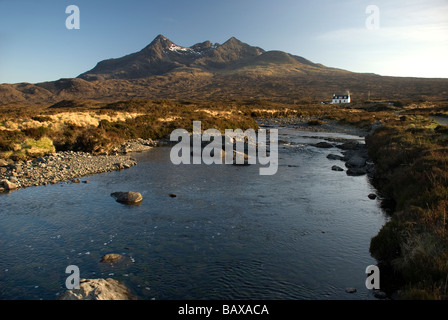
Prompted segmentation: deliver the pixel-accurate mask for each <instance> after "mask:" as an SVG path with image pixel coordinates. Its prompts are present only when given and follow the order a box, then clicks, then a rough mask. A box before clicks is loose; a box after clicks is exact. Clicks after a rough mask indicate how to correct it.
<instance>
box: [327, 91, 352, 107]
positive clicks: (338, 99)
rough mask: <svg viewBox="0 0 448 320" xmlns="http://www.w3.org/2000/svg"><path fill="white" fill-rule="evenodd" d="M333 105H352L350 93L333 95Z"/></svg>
mask: <svg viewBox="0 0 448 320" xmlns="http://www.w3.org/2000/svg"><path fill="white" fill-rule="evenodd" d="M331 103H332V104H337V103H350V92H348V93H347V94H333V100H332V101H331Z"/></svg>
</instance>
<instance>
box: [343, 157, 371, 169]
mask: <svg viewBox="0 0 448 320" xmlns="http://www.w3.org/2000/svg"><path fill="white" fill-rule="evenodd" d="M365 165H366V158H363V157H360V156H358V155H355V156H353V157H351V158H350V159H348V160H347V162H346V163H345V166H346V167H347V168H353V167H356V168H361V167H364V166H365Z"/></svg>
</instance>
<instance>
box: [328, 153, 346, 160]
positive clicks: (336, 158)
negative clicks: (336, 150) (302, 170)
mask: <svg viewBox="0 0 448 320" xmlns="http://www.w3.org/2000/svg"><path fill="white" fill-rule="evenodd" d="M342 158H343V157H342V156H339V155H337V154H332V153H330V154H329V155H328V156H327V159H329V160H342Z"/></svg>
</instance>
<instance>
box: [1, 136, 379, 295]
mask: <svg viewBox="0 0 448 320" xmlns="http://www.w3.org/2000/svg"><path fill="white" fill-rule="evenodd" d="M280 134H281V137H280V139H284V140H286V143H284V144H281V145H280V146H279V157H280V159H279V169H278V172H277V174H276V175H274V176H260V175H259V170H258V169H259V167H258V165H253V166H244V167H240V166H233V165H212V166H206V165H181V166H175V165H172V164H171V163H170V161H169V150H170V149H169V148H156V149H153V150H151V151H149V152H147V153H143V154H138V155H136V158H137V159H138V161H139V164H138V165H137V166H136V167H133V168H130V169H127V170H125V171H120V172H112V173H106V174H100V175H95V176H92V177H89V178H88V179H89V180H90V183H88V184H58V185H51V186H47V187H35V188H29V189H25V190H19V191H17V192H13V193H11V194H5V195H1V196H0V202H1V206H0V254H1V257H2V258H1V259H0V297H1V299H56V298H57V295H58V294H60V293H62V292H63V291H64V290H65V287H64V286H65V279H66V277H67V276H68V274H65V269H66V267H67V266H68V265H77V266H78V267H79V268H80V271H81V278H107V277H111V278H114V279H118V280H121V281H123V282H124V283H125V284H126V285H127V286H129V287H130V288H131V290H132V292H133V293H134V294H135V295H137V296H138V297H139V298H140V299H373V295H372V293H371V292H370V291H369V290H367V289H366V288H365V285H364V283H365V274H364V272H365V268H366V267H367V266H368V265H371V264H375V261H374V259H373V258H372V257H371V256H370V255H369V243H370V239H371V237H373V236H374V235H376V234H377V232H378V230H379V228H380V227H381V226H382V225H383V224H384V222H385V218H384V216H383V214H382V212H381V210H380V208H379V206H378V203H377V202H376V201H372V200H370V199H369V198H368V197H367V195H368V194H369V193H371V192H372V191H373V189H372V187H371V186H370V185H369V183H368V181H367V178H366V177H349V176H347V175H346V174H345V173H344V172H336V171H332V170H331V167H332V165H334V164H338V165H340V166H342V167H343V164H342V163H338V162H339V161H330V160H328V159H327V158H326V155H327V154H328V153H330V152H332V153H337V152H338V150H337V149H336V148H334V149H319V148H315V147H312V146H309V145H308V144H309V143H315V142H319V141H322V140H319V138H316V136H317V135H320V136H328V135H329V134H323V133H320V134H318V133H312V134H310V133H306V132H301V131H297V130H294V129H286V128H283V129H280ZM331 136H335V135H334V134H332V135H331ZM343 137H345V138H353V139H355V138H357V137H353V136H343ZM116 191H137V192H140V193H141V194H142V195H143V202H142V204H141V205H140V206H126V205H122V204H119V203H117V202H115V200H114V199H113V198H112V197H111V196H110V194H111V193H112V192H116ZM170 194H176V195H177V197H175V198H173V197H170V196H169V195H170ZM107 253H120V254H122V255H124V257H125V259H122V260H121V261H119V262H117V263H114V264H104V263H100V259H101V257H102V256H103V255H104V254H107ZM347 287H355V288H357V292H356V293H354V294H348V293H346V292H345V288H347Z"/></svg>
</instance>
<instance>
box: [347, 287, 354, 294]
mask: <svg viewBox="0 0 448 320" xmlns="http://www.w3.org/2000/svg"><path fill="white" fill-rule="evenodd" d="M345 292H347V293H355V292H356V288H347V289H345Z"/></svg>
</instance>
